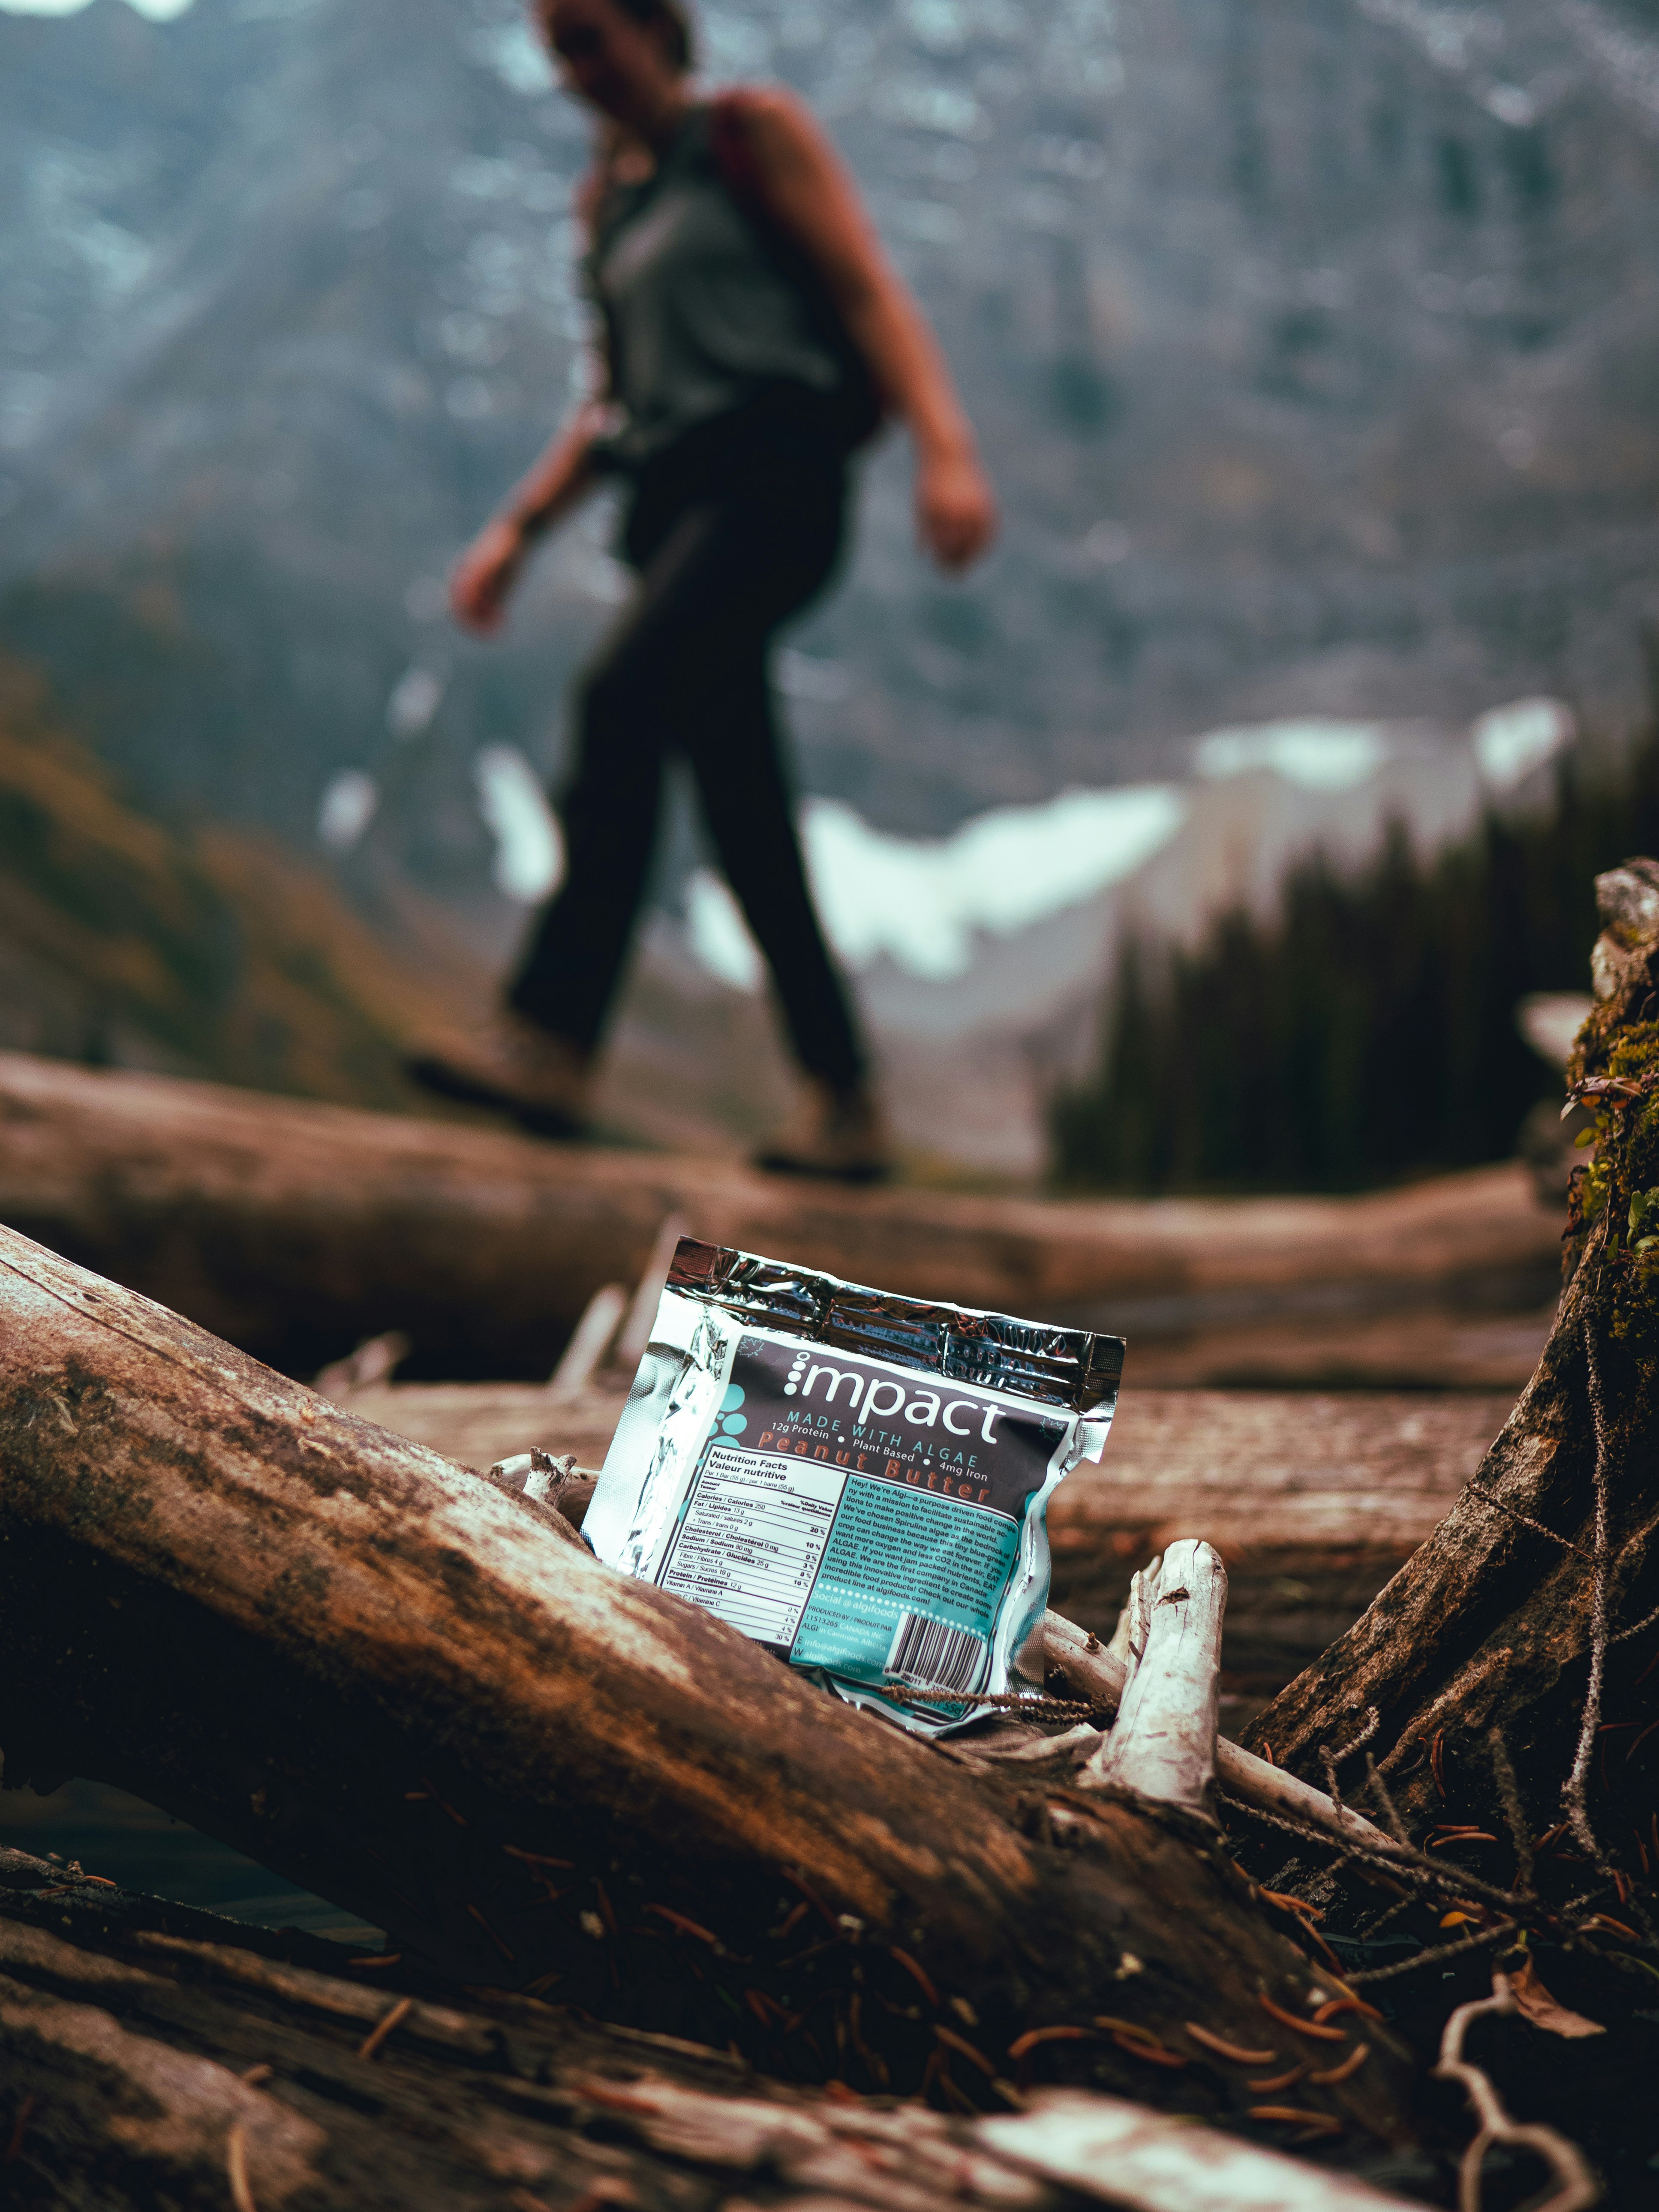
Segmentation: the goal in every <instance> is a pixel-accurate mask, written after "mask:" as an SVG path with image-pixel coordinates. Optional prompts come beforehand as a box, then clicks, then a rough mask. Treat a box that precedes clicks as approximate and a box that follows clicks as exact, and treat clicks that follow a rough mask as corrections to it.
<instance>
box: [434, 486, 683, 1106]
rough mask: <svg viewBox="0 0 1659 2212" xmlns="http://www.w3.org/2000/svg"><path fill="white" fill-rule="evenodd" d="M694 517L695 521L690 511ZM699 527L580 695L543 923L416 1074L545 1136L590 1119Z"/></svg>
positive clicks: (652, 581)
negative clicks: (510, 971)
mask: <svg viewBox="0 0 1659 2212" xmlns="http://www.w3.org/2000/svg"><path fill="white" fill-rule="evenodd" d="M688 520H692V519H688ZM697 535H698V531H697V528H696V526H695V521H694V520H693V521H692V526H691V527H690V528H688V529H687V530H685V531H684V532H680V533H678V536H679V538H680V542H679V543H678V544H674V543H670V544H665V545H664V546H663V547H662V548H661V550H660V551H659V553H658V554H657V556H655V557H654V558H653V560H651V561H650V562H647V565H646V568H645V569H644V571H643V573H642V574H641V581H640V586H639V589H638V591H637V592H636V593H635V597H634V599H633V600H632V601H631V603H630V605H629V608H628V610H627V611H626V613H625V614H624V615H623V617H622V619H621V620H620V622H618V623H617V625H616V627H615V628H614V629H612V631H611V635H610V636H609V638H608V639H607V640H606V641H605V646H604V647H603V648H602V649H601V650H600V652H599V653H598V654H596V655H595V657H594V659H592V661H591V662H590V663H589V665H588V666H587V668H586V671H584V673H583V675H582V677H581V678H580V680H579V682H578V684H577V686H576V689H575V692H574V707H575V721H576V729H577V749H576V764H575V769H574V775H572V778H571V780H570V783H569V785H568V789H567V792H566V793H565V797H564V800H563V804H562V809H561V811H562V817H563V829H564V836H565V854H566V873H565V880H564V883H563V884H562V886H561V888H560V890H559V891H558V894H557V896H556V897H555V898H553V899H552V900H551V901H550V902H549V904H548V906H547V908H545V909H544V912H543V914H542V915H541V917H540V919H539V921H538V923H537V924H536V927H535V928H534V931H533V933H532V937H531V941H530V944H529V946H528V948H527V951H526V955H525V957H524V958H523V960H522V961H521V963H520V968H519V970H518V973H517V975H516V976H515V977H514V979H513V982H512V983H511V985H510V986H509V987H508V989H507V993H506V994H505V1005H504V1007H503V1009H502V1011H501V1012H500V1013H498V1014H497V1015H495V1017H494V1018H492V1019H490V1020H489V1021H487V1022H485V1023H484V1024H482V1025H481V1026H480V1027H479V1028H478V1029H477V1030H474V1031H467V1032H457V1033H454V1034H451V1035H446V1036H441V1037H436V1038H434V1039H430V1040H428V1042H426V1043H424V1044H423V1045H422V1046H420V1047H417V1048H416V1050H415V1051H414V1052H413V1053H412V1054H410V1059H409V1061H408V1066H409V1068H410V1073H411V1074H413V1075H414V1076H415V1077H416V1079H418V1080H419V1081H421V1082H422V1083H424V1084H425V1085H428V1088H430V1089H432V1090H435V1091H440V1092H441V1093H443V1094H444V1095H445V1096H447V1097H453V1098H462V1099H465V1100H468V1101H470V1102H471V1103H476V1104H483V1105H490V1106H495V1107H497V1108H500V1109H503V1110H505V1111H507V1112H509V1113H512V1114H513V1115H517V1117H518V1118H519V1120H520V1121H522V1122H524V1123H525V1124H526V1127H531V1128H532V1129H534V1130H536V1131H537V1132H538V1133H541V1134H544V1135H551V1136H566V1135H573V1134H575V1133H579V1132H580V1129H581V1128H582V1127H585V1125H586V1097H587V1091H588V1088H589V1080H590V1076H591V1071H592V1060H593V1055H594V1050H595V1048H596V1046H597V1045H598V1042H599V1037H600V1036H601V1034H602V1033H603V1030H604V1027H605V1017H606V1015H607V1013H608V1012H609V1011H610V1007H611V1000H612V999H613V998H614V996H615V994H616V988H617V981H618V980H619V978H620V976H621V973H622V969H623V962H624V960H625V959H626V957H627V954H628V948H629V940H630V939H631V937H632V934H633V930H634V925H635V919H636V917H637V915H638V912H639V908H640V903H641V898H642V896H643V894H644V890H645V883H646V878H647V872H648V870H649V868H650V865H651V855H652V851H653V847H654V844H655V842H656V831H657V820H658V814H659V799H660V791H661V783H662V765H663V747H664V738H665V731H666V729H667V726H668V717H667V715H666V714H665V712H664V711H663V708H664V701H663V699H662V697H661V684H660V676H659V671H660V669H661V667H662V665H663V663H664V660H665V652H666V648H667V647H669V646H670V645H671V641H672V635H673V630H674V619H673V614H672V607H673V603H674V599H675V593H676V581H677V578H678V575H679V574H680V572H681V571H682V569H683V568H684V566H685V564H686V560H687V556H688V552H690V551H691V550H694V549H695V544H696V538H697Z"/></svg>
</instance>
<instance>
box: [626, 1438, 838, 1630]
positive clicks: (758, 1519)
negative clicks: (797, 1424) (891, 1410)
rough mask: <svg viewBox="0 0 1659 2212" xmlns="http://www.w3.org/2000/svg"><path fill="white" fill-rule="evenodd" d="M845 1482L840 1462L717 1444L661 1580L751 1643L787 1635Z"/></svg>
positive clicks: (795, 1624) (801, 1604) (803, 1599)
mask: <svg viewBox="0 0 1659 2212" xmlns="http://www.w3.org/2000/svg"><path fill="white" fill-rule="evenodd" d="M846 1486H847V1474H846V1470H845V1469H844V1468H839V1467H835V1466H830V1465H826V1464H825V1463H824V1462H822V1461H814V1460H808V1459H795V1458H792V1457H786V1456H785V1455H782V1454H778V1455H773V1454H771V1453H769V1452H755V1451H745V1450H744V1449H743V1448H742V1447H741V1446H740V1445H737V1444H716V1445H714V1447H713V1448H712V1449H711V1450H710V1452H709V1454H708V1459H707V1460H706V1462H704V1465H703V1469H702V1474H701V1475H700V1477H699V1478H698V1480H697V1486H696V1490H695V1491H694V1492H692V1495H691V1501H690V1504H689V1505H688V1507H687V1508H686V1514H685V1519H684V1522H682V1523H681V1524H680V1532H679V1534H678V1537H677V1538H676V1539H675V1541H674V1547H673V1549H672V1551H671V1552H670V1553H669V1555H668V1563H667V1565H666V1566H665V1568H664V1570H663V1575H662V1587H663V1589H665V1590H672V1591H673V1593H674V1595H676V1596H677V1597H684V1598H690V1601H691V1602H692V1603H693V1604H694V1605H700V1606H702V1607H705V1609H706V1610H707V1611H708V1612H709V1613H718V1614H719V1615H720V1619H721V1620H728V1621H730V1622H731V1624H732V1627H733V1628H740V1629H741V1630H742V1631H743V1632H744V1635H745V1636H752V1637H753V1638H755V1639H756V1641H757V1643H762V1644H782V1645H784V1646H786V1647H787V1646H788V1645H789V1644H793V1641H794V1638H795V1631H796V1629H797V1628H798V1627H799V1624H800V1616H801V1608H802V1607H804V1606H805V1603H806V1601H807V1599H808V1598H809V1597H810V1596H811V1591H812V1583H813V1579H814V1577H816V1575H817V1571H818V1562H819V1561H820V1560H821V1559H823V1547H824V1545H825V1544H826V1542H827V1541H829V1526H830V1523H831V1522H833V1521H834V1519H835V1517H836V1506H837V1505H839V1504H840V1503H841V1494H842V1491H843V1490H844V1489H845V1488H846Z"/></svg>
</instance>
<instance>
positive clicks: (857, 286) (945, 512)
mask: <svg viewBox="0 0 1659 2212" xmlns="http://www.w3.org/2000/svg"><path fill="white" fill-rule="evenodd" d="M733 112H734V114H735V115H736V117H737V118H738V122H739V123H740V125H741V126H742V128H743V129H744V132H745V134H746V136H747V138H748V142H749V148H750V154H751V155H752V157H753V161H754V167H755V172H756V177H757V183H758V185H759V187H760V190H761V192H762V195H763V199H764V202H765V205H766V209H767V211H768V213H769V215H770V216H772V218H773V220H774V221H775V222H777V223H778V224H779V225H780V227H781V228H783V229H784V230H786V231H787V233H788V234H789V235H790V236H791V237H793V239H795V240H796V241H797V242H798V243H799V246H800V247H801V248H802V250H803V251H804V252H805V253H807V254H808V255H809V256H810V257H811V260H812V262H813V264H815V265H816V267H817V269H818V270H819V271H820V273H821V274H822V276H823V281H824V283H825V284H826V285H827V286H828V287H829V291H830V294H831V295H832V297H833V298H834V300H835V301H836V305H837V307H839V308H840V310H841V313H842V318H843V319H844V320H845V322H846V325H847V327H848V331H849V332H850V333H851V335H852V337H853V339H854V342H855V343H856V344H857V345H858V347H859V349H860V351H861V352H862V353H863V355H864V356H865V358H866V361H867V362H869V364H870V368H871V370H872V374H874V376H875V378H876V380H877V382H878V385H879V386H880V387H881V390H882V392H883V394H884V397H885V398H886V400H887V402H888V404H889V405H890V407H891V409H892V410H893V411H894V413H895V414H896V415H899V416H902V418H903V420H904V421H905V422H906V423H907V424H908V427H909V429H910V433H911V435H912V436H913V438H914V439H915V446H916V459H917V469H916V511H917V520H918V522H919V525H920V526H921V533H922V536H923V538H925V539H926V541H927V544H928V545H929V547H930V548H931V549H932V550H933V553H934V554H935V556H937V557H938V559H939V561H940V562H943V564H944V565H945V567H946V568H964V567H966V565H967V564H968V562H970V561H972V560H973V559H974V558H975V556H976V555H978V554H980V553H981V552H982V551H983V550H984V549H985V547H986V546H987V544H989V543H990V541H991V538H992V535H993V533H994V531H995V528H996V503H995V501H994V498H993V496H992V493H991V488H990V485H989V484H988V483H987V481H986V477H985V472H984V471H983V470H982V468H981V466H980V461H979V455H978V452H977V450H976V448H975V444H974V434H973V432H972V430H971V429H970V428H969V425H968V418H967V416H965V415H964V414H963V410H962V404H961V402H960V401H959V400H958V399H957V393H956V387H955V386H954V385H953V384H952V383H951V373H950V370H949V369H948V368H946V367H945V356H944V355H943V354H942V353H941V352H940V350H939V344H938V342H937V340H936V339H935V338H934V337H933V332H932V331H931V330H929V328H928V326H927V322H926V320H925V319H924V318H923V316H922V313H921V308H920V307H918V306H917V305H916V302H915V300H914V299H913V298H912V296H911V295H910V292H909V290H908V288H907V287H906V285H905V283H904V282H903V280H902V277H901V276H899V273H898V271H897V270H896V269H895V268H894V267H893V265H892V264H891V262H890V260H889V259H888V258H887V255H886V253H885V252H884V250H883V247H882V244H881V240H879V238H878V236H877V235H876V231H875V227H874V225H873V224H872V222H871V221H870V217H869V216H868V214H867V212H866V209H865V205H864V202H863V200H862V199H861V197H860V194H859V190H858V187H857V185H855V184H854V181H853V179H852V177H851V176H850V175H849V174H848V171H847V168H846V167H845V166H844V164H843V163H842V160H841V158H840V156H839V155H837V154H836V150H835V149H834V147H833V146H832V145H831V144H830V143H829V139H828V137H826V136H825V134H824V132H823V130H822V129H821V128H820V126H819V125H818V123H817V120H816V118H814V116H813V115H812V112H811V109H810V108H808V107H807V106H805V102H803V101H802V100H798V99H797V98H796V97H795V95H794V94H793V93H790V92H787V91H783V90H781V89H779V88H774V87H770V86H768V87H765V88H759V87H757V88H750V89H747V90H745V91H744V92H742V93H740V94H736V95H734V96H733Z"/></svg>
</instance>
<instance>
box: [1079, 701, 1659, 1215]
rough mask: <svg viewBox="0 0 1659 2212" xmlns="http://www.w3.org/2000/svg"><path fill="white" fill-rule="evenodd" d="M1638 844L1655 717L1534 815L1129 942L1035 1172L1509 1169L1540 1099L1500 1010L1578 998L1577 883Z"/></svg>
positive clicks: (1581, 757) (1584, 888)
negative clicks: (1179, 940) (1046, 1165)
mask: <svg viewBox="0 0 1659 2212" xmlns="http://www.w3.org/2000/svg"><path fill="white" fill-rule="evenodd" d="M1656 851H1659V721H1656V724H1655V726H1653V727H1652V728H1651V729H1650V730H1649V731H1648V732H1646V733H1644V735H1643V736H1642V737H1641V738H1639V739H1638V741H1637V742H1635V743H1634V744H1632V745H1630V746H1629V747H1628V748H1626V750H1623V751H1622V752H1620V754H1618V755H1616V756H1611V757H1609V756H1604V755H1601V754H1597V753H1593V752H1591V751H1589V750H1586V749H1583V748H1581V749H1579V750H1577V751H1576V752H1574V753H1572V754H1571V755H1569V756H1567V757H1565V758H1564V759H1563V760H1562V762H1561V763H1560V764H1559V768H1558V770H1557V774H1556V781H1555V792H1554V799H1553V804H1552V805H1547V806H1543V807H1540V808H1538V809H1536V810H1535V811H1530V812H1521V813H1514V814H1506V813H1501V812H1498V811H1489V812H1488V813H1487V814H1486V817H1484V819H1483V820H1482V821H1481V822H1480V824H1479V826H1478V827H1477V828H1476V829H1474V830H1473V831H1472V832H1471V833H1470V834H1469V835H1468V836H1465V837H1463V838H1462V839H1459V840H1457V841H1456V842H1453V843H1451V844H1449V845H1446V846H1443V847H1441V848H1437V850H1435V851H1433V852H1431V853H1428V854H1423V853H1419V852H1418V851H1417V850H1415V849H1414V848H1413V844H1412V842H1411V840H1410V839H1409V838H1408V837H1407V835H1406V833H1405V832H1404V830H1403V829H1399V828H1397V827H1396V828H1395V829H1394V830H1392V831H1391V832H1390V834H1389V836H1388V838H1387V840H1386V841H1385V843H1384V845H1383V849H1382V851H1381V852H1380V853H1379V854H1378V855H1377V856H1376V859H1375V860H1373V861H1372V862H1371V863H1370V865H1369V866H1364V867H1362V868H1359V869H1357V870H1342V869H1340V868H1338V867H1336V866H1334V865H1333V864H1332V863H1331V862H1330V861H1329V860H1327V859H1326V858H1324V857H1323V856H1322V855H1319V854H1314V855H1311V856H1310V857H1309V858H1308V859H1307V860H1304V861H1302V862H1301V863H1300V864H1299V865H1298V866H1295V867H1294V868H1292V869H1291V871H1290V872H1289V873H1288V874H1287V876H1286V878H1285V882H1284V884H1283V885H1282V887H1281V890H1280V892H1279V899H1278V902H1277V904H1276V907H1275V908H1273V911H1271V912H1269V913H1267V914H1259V913H1254V912H1252V911H1250V910H1249V908H1245V907H1242V906H1238V907H1233V908H1229V909H1227V910H1226V911H1225V912H1223V913H1220V914H1218V915H1215V916H1214V917H1213V918H1212V920H1211V921H1210V922H1209V923H1208V924H1207V925H1206V927H1205V928H1204V930H1203V931H1202V933H1200V936H1199V938H1198V939H1197V941H1196V942H1195V943H1194V945H1192V946H1190V947H1187V948H1183V947H1179V946H1170V945H1158V944H1154V943H1151V942H1148V941H1146V939H1136V938H1133V937H1131V938H1129V939H1126V941H1125V942H1124V944H1123V945H1122V948H1121V951H1120V954H1119V957H1118V960H1117V964H1116V969H1115V975H1114V977H1113V981H1112V986H1111V989H1110V992H1109V998H1108V1001H1107V1012H1106V1021H1105V1024H1104V1046H1103V1052H1102V1055H1101V1060H1100V1065H1099V1067H1098V1070H1097V1073H1094V1074H1093V1075H1092V1076H1091V1077H1090V1078H1088V1079H1085V1081H1084V1082H1082V1083H1080V1084H1079V1085H1076V1086H1075V1087H1073V1088H1071V1089H1068V1090H1065V1091H1061V1092H1060V1094H1059V1095H1057V1096H1056V1097H1055V1098H1054V1101H1053V1103H1052V1107H1051V1126H1052V1130H1053V1139H1054V1172H1055V1180H1056V1181H1057V1182H1059V1183H1060V1184H1061V1185H1062V1186H1063V1187H1067V1188H1078V1189H1107V1190H1123V1191H1169V1190H1352V1189H1356V1188H1361V1187H1363V1186H1364V1185H1367V1184H1374V1183H1381V1182H1389V1181H1393V1180H1395V1179H1397V1178H1399V1177H1401V1176H1410V1175H1413V1174H1419V1173H1422V1172H1425V1171H1428V1170H1437V1169H1447V1168H1457V1167H1467V1166H1471V1165H1474V1164H1477V1163H1479V1162H1481V1161H1486V1160H1494V1159H1502V1158H1506V1157H1507V1156H1508V1155H1509V1154H1510V1152H1512V1151H1513V1150H1514V1147H1515V1140H1516V1132H1517V1131H1518V1129H1519V1127H1520V1125H1521V1123H1522V1120H1523V1119H1524V1117H1525V1115H1526V1114H1527V1112H1528V1109H1529V1108H1530V1107H1531V1106H1533V1105H1534V1103H1536V1102H1537V1101H1538V1100H1539V1099H1541V1098H1542V1097H1546V1096H1549V1095H1552V1094H1553V1095H1556V1096H1559V1084H1558V1082H1557V1081H1556V1080H1555V1079H1552V1077H1551V1075H1550V1073H1549V1070H1548V1069H1547V1067H1546V1066H1544V1065H1543V1063H1542V1062H1541V1061H1540V1060H1538V1058H1537V1057H1536V1055H1535V1054H1534V1053H1532V1052H1531V1051H1530V1050H1529V1049H1528V1047H1527V1046H1526V1045H1525V1044H1524V1043H1523V1042H1522V1039H1521V1036H1519V1034H1518V1032H1517V1030H1516V1021H1515V1012H1516V1001H1517V1000H1520V999H1521V998H1522V997H1523V996H1524V995H1525V994H1527V993H1528V992H1529V991H1583V990H1587V989H1588V988H1589V966H1588V963H1589V949H1590V946H1591V945H1592V944H1593V943H1594V941H1595V933H1596V929H1597V927H1598V925H1597V921H1596V916H1595V890H1594V878H1595V875H1596V874H1597V872H1599V871H1601V870H1602V869H1606V868H1609V867H1612V866H1615V865H1616V864H1617V863H1618V862H1619V861H1620V860H1625V859H1626V858H1628V857H1629V856H1630V855H1632V854H1638V853H1653V852H1656Z"/></svg>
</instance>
